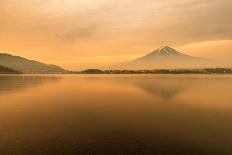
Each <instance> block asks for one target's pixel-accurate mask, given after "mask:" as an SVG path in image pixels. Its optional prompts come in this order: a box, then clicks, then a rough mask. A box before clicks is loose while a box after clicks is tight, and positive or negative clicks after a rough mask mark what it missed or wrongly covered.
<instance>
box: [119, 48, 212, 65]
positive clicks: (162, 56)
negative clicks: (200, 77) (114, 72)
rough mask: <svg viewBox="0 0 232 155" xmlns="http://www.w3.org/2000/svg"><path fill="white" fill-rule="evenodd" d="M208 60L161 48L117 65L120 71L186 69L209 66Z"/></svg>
mask: <svg viewBox="0 0 232 155" xmlns="http://www.w3.org/2000/svg"><path fill="white" fill-rule="evenodd" d="M210 62H211V61H210V60H208V59H205V58H198V57H193V56H190V55H186V54H184V53H181V52H178V51H177V50H175V49H173V48H171V47H169V46H163V47H161V48H159V49H157V50H155V51H153V52H151V53H148V54H147V55H145V56H143V57H140V58H138V59H135V60H132V61H130V62H126V63H124V64H121V65H119V66H120V67H119V68H120V69H188V68H202V67H207V66H210Z"/></svg>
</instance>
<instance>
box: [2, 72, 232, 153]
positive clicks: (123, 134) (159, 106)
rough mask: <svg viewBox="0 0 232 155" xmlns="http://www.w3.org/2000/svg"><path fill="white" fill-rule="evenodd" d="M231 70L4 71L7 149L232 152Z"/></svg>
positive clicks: (3, 101) (117, 151)
mask: <svg viewBox="0 0 232 155" xmlns="http://www.w3.org/2000/svg"><path fill="white" fill-rule="evenodd" d="M231 146H232V75H38V76H37V75H1V76H0V154H1V155H79V154H80V155H231V154H232V147H231Z"/></svg>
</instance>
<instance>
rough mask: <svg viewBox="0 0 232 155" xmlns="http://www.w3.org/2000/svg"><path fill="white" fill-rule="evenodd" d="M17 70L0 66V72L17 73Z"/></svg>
mask: <svg viewBox="0 0 232 155" xmlns="http://www.w3.org/2000/svg"><path fill="white" fill-rule="evenodd" d="M19 73H20V72H19V71H16V70H13V69H10V68H8V67H5V66H0V74H19Z"/></svg>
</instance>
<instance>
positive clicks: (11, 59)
mask: <svg viewBox="0 0 232 155" xmlns="http://www.w3.org/2000/svg"><path fill="white" fill-rule="evenodd" d="M0 65H2V66H5V67H8V68H12V69H14V70H18V71H21V72H25V73H31V72H37V73H49V72H52V73H60V72H65V70H64V69H63V68H61V67H59V66H56V65H48V64H44V63H41V62H38V61H34V60H28V59H26V58H23V57H19V56H13V55H10V54H7V53H0Z"/></svg>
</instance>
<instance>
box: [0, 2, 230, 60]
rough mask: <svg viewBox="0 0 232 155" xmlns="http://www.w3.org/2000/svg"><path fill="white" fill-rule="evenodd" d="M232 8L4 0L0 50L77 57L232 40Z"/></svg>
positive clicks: (221, 4)
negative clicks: (0, 48)
mask: <svg viewBox="0 0 232 155" xmlns="http://www.w3.org/2000/svg"><path fill="white" fill-rule="evenodd" d="M231 8H232V3H231V0H185V1H183V0H165V1H164V0H49V1H47V0H30V1H28V0H17V1H16V0H1V5H0V14H1V16H0V23H1V24H0V34H1V35H0V46H1V47H2V48H3V49H2V50H4V49H9V48H8V47H7V45H9V43H11V44H10V45H11V48H12V50H14V51H17V50H20V51H23V50H24V51H29V50H33V51H37V49H38V48H39V49H40V50H41V48H42V49H44V51H45V52H44V53H41V54H47V52H48V51H57V52H59V54H60V55H61V57H64V55H67V52H70V51H72V52H70V53H72V57H73V56H74V57H78V56H80V55H83V56H88V55H109V56H113V55H123V54H125V55H128V54H129V55H131V54H135V55H136V54H141V53H143V52H145V50H146V51H147V50H152V49H154V48H156V47H159V46H161V45H163V44H168V45H170V46H172V45H174V46H179V45H186V44H190V43H197V42H203V41H212V40H232V31H231V27H232V20H231V15H232V9H231ZM22 45H27V46H24V47H22ZM29 46H30V48H29ZM4 47H5V48H4ZM26 54H27V55H30V53H29V52H28V53H26Z"/></svg>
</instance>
